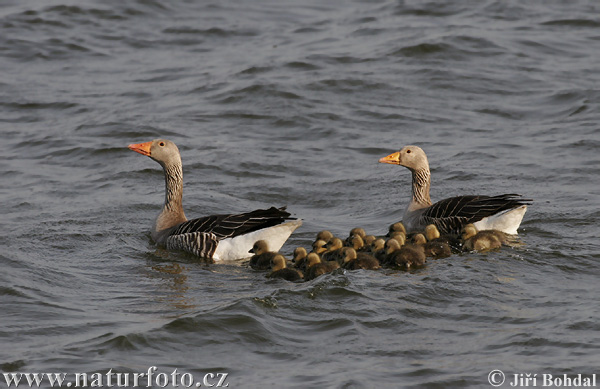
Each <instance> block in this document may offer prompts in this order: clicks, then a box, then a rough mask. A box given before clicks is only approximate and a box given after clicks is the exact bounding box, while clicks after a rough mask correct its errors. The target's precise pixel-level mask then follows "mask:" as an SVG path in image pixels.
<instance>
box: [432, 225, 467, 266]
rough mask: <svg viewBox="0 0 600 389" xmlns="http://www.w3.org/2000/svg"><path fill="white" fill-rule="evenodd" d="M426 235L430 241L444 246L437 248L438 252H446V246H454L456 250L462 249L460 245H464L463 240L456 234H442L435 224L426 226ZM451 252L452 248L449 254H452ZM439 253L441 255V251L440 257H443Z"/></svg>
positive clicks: (449, 247)
mask: <svg viewBox="0 0 600 389" xmlns="http://www.w3.org/2000/svg"><path fill="white" fill-rule="evenodd" d="M425 237H426V238H427V241H428V242H437V243H441V244H442V246H440V247H439V248H438V249H437V251H438V252H439V251H440V250H442V251H444V252H446V248H445V246H448V249H452V248H454V249H456V250H460V247H461V246H462V242H461V241H460V239H458V238H457V237H456V236H453V235H444V236H441V234H440V230H438V228H437V227H436V226H435V224H429V225H427V226H426V227H425ZM451 253H452V250H450V253H449V254H448V256H450V254H451ZM439 255H441V253H440V254H438V258H441V256H439Z"/></svg>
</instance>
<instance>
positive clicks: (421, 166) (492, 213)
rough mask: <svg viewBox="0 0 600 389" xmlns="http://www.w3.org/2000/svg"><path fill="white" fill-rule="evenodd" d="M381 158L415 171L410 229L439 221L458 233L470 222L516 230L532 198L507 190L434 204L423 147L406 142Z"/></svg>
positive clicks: (406, 217) (408, 213)
mask: <svg viewBox="0 0 600 389" xmlns="http://www.w3.org/2000/svg"><path fill="white" fill-rule="evenodd" d="M379 162H382V163H389V164H393V165H400V166H404V167H406V168H408V169H409V170H410V171H411V173H412V199H411V201H410V203H408V205H407V207H406V210H405V211H404V215H403V217H402V222H403V223H404V226H405V227H406V230H407V231H409V232H412V231H418V230H422V229H423V228H425V226H427V225H428V224H435V225H436V227H437V228H438V229H439V231H440V232H442V233H452V234H458V233H459V232H460V230H461V229H462V227H464V226H465V225H466V224H468V223H476V224H477V226H478V227H480V228H482V229H497V230H502V231H504V232H506V233H509V234H516V233H517V228H518V227H519V225H520V224H521V220H522V219H523V215H524V214H525V211H526V210H527V205H528V204H530V202H531V200H529V199H523V198H522V197H521V196H520V195H517V194H503V195H499V196H456V197H451V198H448V199H445V200H441V201H438V202H437V203H435V204H434V203H432V202H431V198H430V196H429V189H430V186H431V172H430V170H429V162H428V160H427V156H426V155H425V152H424V151H423V149H421V148H420V147H418V146H405V147H403V148H402V149H401V150H400V151H397V152H395V153H392V154H390V155H388V156H386V157H383V158H381V159H380V160H379Z"/></svg>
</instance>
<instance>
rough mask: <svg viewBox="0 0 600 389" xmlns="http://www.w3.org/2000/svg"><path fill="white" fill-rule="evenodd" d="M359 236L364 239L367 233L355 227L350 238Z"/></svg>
mask: <svg viewBox="0 0 600 389" xmlns="http://www.w3.org/2000/svg"><path fill="white" fill-rule="evenodd" d="M355 235H358V236H360V237H361V238H364V237H365V236H367V233H366V232H365V230H364V229H362V228H360V227H354V228H353V229H351V230H350V235H348V236H355Z"/></svg>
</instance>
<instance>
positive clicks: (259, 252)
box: [248, 240, 278, 270]
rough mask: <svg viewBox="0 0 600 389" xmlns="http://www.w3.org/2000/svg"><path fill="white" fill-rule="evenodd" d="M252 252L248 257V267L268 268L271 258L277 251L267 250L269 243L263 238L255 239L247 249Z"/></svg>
mask: <svg viewBox="0 0 600 389" xmlns="http://www.w3.org/2000/svg"><path fill="white" fill-rule="evenodd" d="M248 252H249V253H254V255H253V256H252V257H251V258H250V267H251V268H253V269H255V270H268V269H270V268H271V259H273V257H274V256H276V255H277V254H278V253H275V252H272V251H269V244H268V243H267V241H265V240H257V241H256V242H254V245H253V246H252V248H251V249H250V251H248Z"/></svg>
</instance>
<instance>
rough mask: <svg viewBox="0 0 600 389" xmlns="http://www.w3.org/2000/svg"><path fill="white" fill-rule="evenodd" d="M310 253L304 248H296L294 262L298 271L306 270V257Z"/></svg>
mask: <svg viewBox="0 0 600 389" xmlns="http://www.w3.org/2000/svg"><path fill="white" fill-rule="evenodd" d="M307 255H308V253H307V252H306V249H305V248H304V247H296V249H295V250H294V258H293V259H292V262H293V263H294V267H296V268H297V269H302V270H304V269H305V268H306V256H307Z"/></svg>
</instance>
